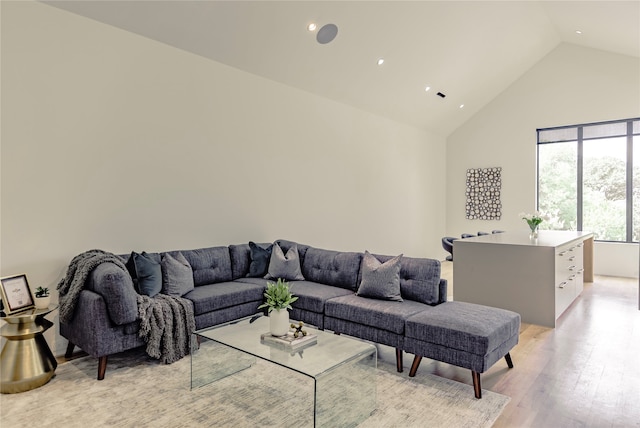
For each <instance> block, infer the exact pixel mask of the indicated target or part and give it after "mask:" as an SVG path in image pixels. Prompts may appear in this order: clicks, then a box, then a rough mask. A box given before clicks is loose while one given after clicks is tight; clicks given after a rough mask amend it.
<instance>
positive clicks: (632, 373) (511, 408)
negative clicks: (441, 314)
mask: <svg viewBox="0 0 640 428" xmlns="http://www.w3.org/2000/svg"><path fill="white" fill-rule="evenodd" d="M452 270H453V269H452V264H451V263H450V262H443V272H442V276H443V277H444V278H447V279H448V280H449V281H450V284H451V283H452V276H453V275H452ZM449 288H450V290H451V289H452V288H453V287H449ZM557 324H558V325H557V326H556V328H555V329H551V328H546V327H541V326H537V325H532V324H522V327H521V329H520V341H519V343H518V345H516V346H515V348H513V350H512V351H511V357H512V359H513V364H514V368H513V369H508V368H507V365H506V363H505V362H504V360H501V361H499V362H498V363H496V364H495V365H494V366H493V367H492V368H491V369H489V370H488V371H487V372H485V373H483V374H482V387H483V388H484V389H488V390H490V391H494V392H498V393H500V394H504V395H507V396H509V397H511V401H510V402H509V404H508V405H507V407H506V408H505V410H504V411H503V413H502V415H501V416H500V417H499V418H498V420H497V421H496V423H495V424H494V427H496V428H502V427H518V428H520V427H545V428H546V427H598V428H599V427H640V311H639V310H638V280H637V279H630V278H616V277H605V276H596V277H595V281H594V282H593V283H587V284H585V289H584V291H583V293H582V294H581V295H580V297H579V298H578V299H577V300H576V301H575V302H574V303H573V304H572V306H571V307H569V309H567V311H566V312H565V313H564V314H563V315H562V316H561V318H560V319H559V321H558V323H557ZM412 358H413V356H412V355H405V359H404V364H405V367H410V364H411V360H412ZM405 371H406V370H405ZM423 371H426V372H429V373H433V374H436V375H440V376H444V377H447V378H449V379H454V380H457V381H460V382H464V383H467V384H469V385H472V380H471V373H470V371H469V370H465V369H460V368H458V367H454V366H451V365H448V364H444V363H439V362H435V361H431V360H427V359H423V361H422V364H421V365H420V368H419V372H423Z"/></svg>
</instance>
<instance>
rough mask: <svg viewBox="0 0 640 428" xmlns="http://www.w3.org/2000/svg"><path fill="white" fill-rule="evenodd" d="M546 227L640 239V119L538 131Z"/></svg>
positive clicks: (597, 236) (608, 237) (540, 200)
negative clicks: (548, 218) (547, 217)
mask: <svg viewBox="0 0 640 428" xmlns="http://www.w3.org/2000/svg"><path fill="white" fill-rule="evenodd" d="M538 209H539V210H540V211H541V212H543V213H544V214H547V215H548V216H549V217H550V220H549V221H548V222H544V223H543V224H542V226H541V227H544V228H546V229H556V230H587V231H590V232H593V233H594V235H595V239H597V240H601V241H617V242H637V241H638V238H639V237H640V119H638V118H636V119H626V120H619V121H612V122H601V123H590V124H585V125H574V126H563V127H558V128H546V129H538Z"/></svg>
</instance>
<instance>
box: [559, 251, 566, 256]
mask: <svg viewBox="0 0 640 428" xmlns="http://www.w3.org/2000/svg"><path fill="white" fill-rule="evenodd" d="M565 253H566V251H561V252H560V253H558V255H559V256H560V257H564V254H565Z"/></svg>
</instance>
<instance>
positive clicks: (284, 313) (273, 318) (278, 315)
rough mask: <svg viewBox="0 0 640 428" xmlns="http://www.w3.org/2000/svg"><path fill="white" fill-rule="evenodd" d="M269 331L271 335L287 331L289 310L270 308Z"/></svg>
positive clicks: (282, 334) (284, 333) (279, 334)
mask: <svg viewBox="0 0 640 428" xmlns="http://www.w3.org/2000/svg"><path fill="white" fill-rule="evenodd" d="M269 331H270V332H271V335H272V336H284V335H286V334H287V332H288V331H289V311H288V310H286V309H280V310H276V309H274V310H272V311H271V312H270V313H269Z"/></svg>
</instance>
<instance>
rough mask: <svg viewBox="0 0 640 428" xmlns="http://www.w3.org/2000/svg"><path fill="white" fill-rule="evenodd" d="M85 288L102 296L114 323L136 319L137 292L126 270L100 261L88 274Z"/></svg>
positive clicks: (123, 322)
mask: <svg viewBox="0 0 640 428" xmlns="http://www.w3.org/2000/svg"><path fill="white" fill-rule="evenodd" d="M85 288H86V289H88V290H91V291H94V292H95V293H97V294H99V295H100V296H102V298H103V299H104V301H105V303H106V305H107V312H108V313H109V318H111V321H113V323H114V324H116V325H123V324H128V323H131V322H133V321H135V320H136V319H138V303H137V293H136V291H135V289H134V288H133V280H132V279H131V275H129V273H128V272H125V271H123V270H122V269H120V268H119V267H118V266H116V265H115V264H113V263H101V264H100V265H98V266H97V267H96V268H95V269H94V270H93V271H92V272H91V275H89V278H88V279H87V283H86V284H85Z"/></svg>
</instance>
